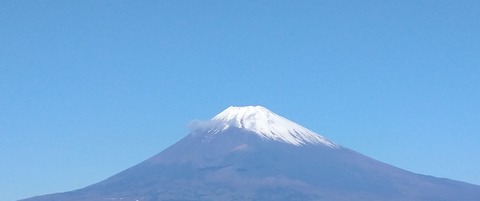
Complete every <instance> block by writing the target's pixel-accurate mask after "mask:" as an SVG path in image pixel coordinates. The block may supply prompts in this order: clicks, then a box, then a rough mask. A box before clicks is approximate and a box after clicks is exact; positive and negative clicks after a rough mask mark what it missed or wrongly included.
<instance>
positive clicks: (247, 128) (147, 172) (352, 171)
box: [25, 106, 480, 201]
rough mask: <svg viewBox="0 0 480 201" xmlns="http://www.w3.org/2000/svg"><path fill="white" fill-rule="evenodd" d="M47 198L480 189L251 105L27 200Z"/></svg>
mask: <svg viewBox="0 0 480 201" xmlns="http://www.w3.org/2000/svg"><path fill="white" fill-rule="evenodd" d="M47 200H48V201H87V200H88V201H97V200H98V201H104V200H122V201H130V200H131V201H136V200H138V201H140V200H148V201H156V200H179V201H180V200H183V201H184V200H192V201H193V200H195V201H202V200H242V201H245V200H266V201H268V200H275V201H279V200H288V201H292V200H299V201H300V200H301V201H309V200H312V201H314V200H315V201H316V200H318V201H320V200H335V201H342V200H349V201H360V200H368V201H374V200H382V201H383V200H389V201H390V200H392V201H394V200H398V201H405V200H409V201H417V200H418V201H420V200H421V201H424V200H432V201H437V200H438V201H440V200H442V201H454V200H455V201H457V200H462V201H478V200H480V186H476V185H472V184H468V183H464V182H459V181H453V180H449V179H440V178H435V177H431V176H425V175H420V174H415V173H412V172H408V171H406V170H402V169H399V168H396V167H393V166H390V165H388V164H385V163H382V162H379V161H376V160H374V159H371V158H369V157H367V156H364V155H362V154H360V153H357V152H355V151H352V150H350V149H348V148H345V147H342V146H339V145H337V144H336V143H334V142H331V141H329V140H328V139H326V138H325V137H323V136H321V135H318V134H316V133H315V132H313V131H310V130H309V129H307V128H304V127H302V126H300V125H299V124H297V123H294V122H292V121H290V120H288V119H286V118H284V117H281V116H279V115H277V114H275V113H273V112H271V111H270V110H268V109H266V108H264V107H261V106H247V107H229V108H227V109H226V110H225V111H223V112H221V113H219V114H218V115H216V116H215V117H213V118H212V119H211V120H209V121H206V122H204V124H202V126H199V127H198V128H197V129H193V131H192V132H191V133H190V134H189V135H187V136H186V137H185V138H183V139H182V140H180V141H179V142H177V143H176V144H174V145H172V146H171V147H169V148H167V149H165V150H164V151H162V152H160V153H159V154H157V155H155V156H153V157H151V158H149V159H147V160H145V161H144V162H142V163H140V164H138V165H136V166H133V167H131V168H129V169H127V170H125V171H123V172H120V173H118V174H116V175H114V176H112V177H110V178H108V179H106V180H104V181H101V182H99V183H96V184H93V185H91V186H88V187H86V188H83V189H79V190H75V191H70V192H65V193H58V194H52V195H45V196H39V197H34V198H30V199H26V200H25V201H47Z"/></svg>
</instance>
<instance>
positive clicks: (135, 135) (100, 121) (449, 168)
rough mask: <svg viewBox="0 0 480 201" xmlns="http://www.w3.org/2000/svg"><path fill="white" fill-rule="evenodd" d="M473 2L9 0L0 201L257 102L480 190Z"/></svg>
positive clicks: (110, 165)
mask: <svg viewBox="0 0 480 201" xmlns="http://www.w3.org/2000/svg"><path fill="white" fill-rule="evenodd" d="M479 19H480V1H440V0H431V1H413V0H412V1H408V0H407V1H337V0H332V1H320V0H314V1H243V0H238V1H237V0H234V1H173V0H165V1H143V2H140V1H117V0H115V1H96V0H95V1H13V0H11V1H8V0H7V1H1V2H0V194H1V195H0V200H1V201H10V200H16V199H20V198H26V197H29V196H34V195H40V194H46V193H54V192H61V191H68V190H73V189H77V188H81V187H84V186H87V185H89V184H93V183H95V182H98V181H100V180H103V179H105V178H107V177H109V176H112V175H114V174H116V173H118V172H120V171H122V170H124V169H126V168H128V167H131V166H133V165H135V164H137V163H139V162H141V161H143V160H144V159H147V158H148V157H150V156H152V155H154V154H156V153H158V152H160V151H162V150H163V149H165V148H166V147H168V146H169V145H171V144H173V143H174V142H176V141H178V140H179V139H181V138H182V137H184V136H185V135H187V134H188V129H187V127H186V125H187V124H188V123H189V122H190V121H192V120H193V119H209V118H211V117H213V116H214V115H215V114H217V113H219V112H221V111H222V110H224V109H225V108H226V107H228V106H230V105H237V106H243V105H263V106H265V107H267V108H269V109H270V110H272V111H274V112H276V113H278V114H280V115H282V116H285V117H287V118H289V119H291V120H293V121H295V122H297V123H299V124H301V125H304V126H305V127H307V128H309V129H311V130H314V131H316V132H318V133H320V134H322V135H324V136H326V137H327V138H329V139H330V140H332V141H335V142H337V143H338V144H341V145H343V146H346V147H349V148H351V149H354V150H356V151H358V152H361V153H363V154H366V155H368V156H370V157H372V158H375V159H378V160H380V161H383V162H386V163H389V164H392V165H394V166H397V167H400V168H403V169H407V170H410V171H413V172H417V173H422V174H427V175H434V176H438V177H447V178H452V179H456V180H462V181H466V182H470V183H474V184H480V171H479V170H480V160H479V157H478V156H479V153H480V146H479V143H480V37H479V36H480V20H479Z"/></svg>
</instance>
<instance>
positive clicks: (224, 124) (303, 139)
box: [212, 106, 338, 147]
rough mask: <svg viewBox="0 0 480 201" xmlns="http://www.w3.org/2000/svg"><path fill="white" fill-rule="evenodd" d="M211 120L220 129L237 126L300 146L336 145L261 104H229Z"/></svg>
mask: <svg viewBox="0 0 480 201" xmlns="http://www.w3.org/2000/svg"><path fill="white" fill-rule="evenodd" d="M212 121H214V122H216V123H218V124H217V125H220V127H221V128H219V129H221V130H225V129H228V128H229V127H237V128H242V129H246V130H248V131H251V132H254V133H256V134H258V135H259V136H260V137H262V138H263V139H267V140H275V141H280V142H285V143H289V144H293V145H296V146H302V145H305V144H323V145H326V146H329V147H338V145H336V144H335V143H333V142H331V141H329V140H328V139H326V138H325V137H323V136H321V135H319V134H316V133H315V132H313V131H311V130H308V129H307V128H304V127H303V126H300V125H299V124H297V123H295V122H292V121H290V120H288V119H286V118H284V117H282V116H280V115H278V114H275V113H274V112H272V111H270V110H269V109H267V108H265V107H262V106H244V107H235V106H230V107H228V108H227V109H226V110H224V111H223V112H221V113H219V114H218V115H216V116H215V117H213V119H212Z"/></svg>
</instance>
